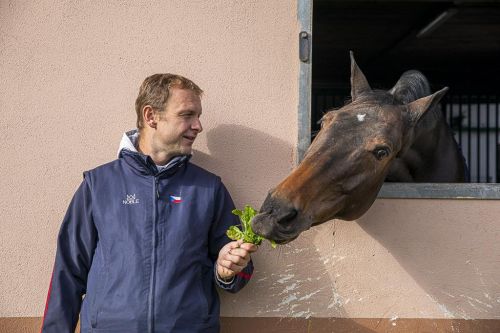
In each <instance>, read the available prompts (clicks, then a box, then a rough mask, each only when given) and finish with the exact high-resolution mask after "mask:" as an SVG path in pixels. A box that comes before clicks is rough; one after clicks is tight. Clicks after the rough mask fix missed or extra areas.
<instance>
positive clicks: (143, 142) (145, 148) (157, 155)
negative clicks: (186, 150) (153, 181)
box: [136, 131, 175, 165]
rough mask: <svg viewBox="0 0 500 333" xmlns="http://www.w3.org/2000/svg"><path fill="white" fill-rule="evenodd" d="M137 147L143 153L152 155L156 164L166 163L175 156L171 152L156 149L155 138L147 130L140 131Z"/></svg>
mask: <svg viewBox="0 0 500 333" xmlns="http://www.w3.org/2000/svg"><path fill="white" fill-rule="evenodd" d="M136 148H137V150H138V151H139V152H141V153H142V154H144V155H148V156H150V157H151V159H152V160H153V162H155V164H156V165H166V164H167V163H168V162H169V161H170V160H171V159H172V158H173V157H174V156H175V155H174V154H172V153H171V152H168V151H164V150H158V149H155V148H154V145H153V138H152V137H151V135H148V133H146V131H141V132H140V133H139V140H138V143H137V147H136Z"/></svg>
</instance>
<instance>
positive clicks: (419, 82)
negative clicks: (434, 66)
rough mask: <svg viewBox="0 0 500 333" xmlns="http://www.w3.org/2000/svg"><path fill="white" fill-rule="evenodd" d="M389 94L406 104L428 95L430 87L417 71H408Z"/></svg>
mask: <svg viewBox="0 0 500 333" xmlns="http://www.w3.org/2000/svg"><path fill="white" fill-rule="evenodd" d="M389 92H390V93H391V95H393V96H394V97H395V98H396V99H398V100H399V101H400V102H402V103H403V104H408V103H410V102H413V101H414V100H417V99H419V98H421V97H424V96H428V95H430V94H431V87H430V85H429V81H428V80H427V78H426V77H425V76H424V74H422V73H421V72H419V71H417V70H409V71H406V72H404V73H403V74H402V75H401V77H400V78H399V80H398V82H397V83H396V85H395V86H394V87H393V88H392V89H391V90H389Z"/></svg>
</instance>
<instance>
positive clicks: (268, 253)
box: [193, 124, 372, 333]
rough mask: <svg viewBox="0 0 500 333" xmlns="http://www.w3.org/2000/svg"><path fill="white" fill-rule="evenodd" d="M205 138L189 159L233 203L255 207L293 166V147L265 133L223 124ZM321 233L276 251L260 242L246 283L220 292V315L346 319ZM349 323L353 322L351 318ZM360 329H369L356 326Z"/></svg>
mask: <svg viewBox="0 0 500 333" xmlns="http://www.w3.org/2000/svg"><path fill="white" fill-rule="evenodd" d="M206 136H207V147H208V150H209V154H207V153H204V152H201V151H198V150H196V151H195V152H194V154H193V162H194V163H196V164H198V165H200V166H202V167H204V168H206V169H208V170H210V171H212V172H214V173H216V174H218V175H220V176H221V177H222V180H223V182H224V184H225V185H226V186H227V187H228V189H229V191H230V192H231V195H232V197H233V199H234V201H235V204H236V206H242V205H244V204H251V205H253V206H254V207H255V208H257V209H258V208H260V205H261V203H262V202H263V201H264V199H265V197H266V195H267V192H268V190H269V189H270V188H271V187H273V186H276V185H277V184H278V183H279V182H280V181H281V180H282V179H283V178H284V177H286V176H287V175H288V174H289V173H290V171H291V170H292V168H293V166H294V154H293V151H294V148H293V146H292V145H291V144H290V143H288V142H285V141H283V140H281V139H278V138H275V137H272V136H270V135H269V134H267V133H264V132H261V131H258V130H255V129H252V128H248V127H245V126H241V125H229V124H223V125H219V126H217V127H215V128H213V129H211V130H210V131H209V132H208V133H207V134H206ZM322 236H323V238H324V235H322V234H321V233H320V232H319V229H316V230H314V229H311V230H309V231H308V232H305V233H304V234H303V235H301V237H299V239H297V240H296V241H294V242H292V243H290V244H287V245H284V246H280V247H278V248H277V249H272V248H271V247H270V246H269V244H268V243H267V242H266V244H263V245H261V246H260V249H259V251H258V252H257V253H256V254H255V255H254V256H253V260H254V264H255V272H254V276H253V277H252V280H251V283H250V284H249V285H248V286H247V287H245V288H244V289H243V290H241V291H240V292H239V293H237V294H228V293H221V298H222V304H221V313H222V314H223V316H225V317H229V318H231V317H233V318H243V317H261V318H266V317H274V318H276V317H278V318H292V317H293V318H311V317H314V316H315V314H317V313H321V314H323V315H324V313H325V309H328V311H329V312H330V313H331V316H330V318H336V317H346V316H347V314H346V312H345V310H344V308H343V306H342V304H343V303H342V299H341V297H340V296H339V295H338V294H337V292H336V290H335V281H334V277H333V274H332V272H331V265H330V264H328V261H329V260H327V259H328V258H325V255H331V252H330V251H324V252H325V253H326V254H322V253H321V248H320V247H318V246H316V245H315V242H316V244H317V243H318V242H320V243H322V244H323V245H324V244H325V243H324V240H323V239H321V240H319V239H318V237H322ZM327 238H328V237H327ZM330 241H332V240H331V238H330ZM332 260H333V259H332ZM325 262H327V263H326V264H325ZM330 262H331V261H330ZM329 270H330V271H329ZM328 307H329V308H328ZM283 323H284V322H280V321H278V323H277V324H276V325H277V326H276V327H275V328H276V329H278V330H279V327H280V325H282V324H283ZM352 325H354V326H357V324H356V323H354V322H353V323H352ZM270 328H271V327H268V329H270ZM278 330H277V331H278ZM253 331H254V330H253V328H252V332H253ZM284 331H286V330H284ZM266 332H267V331H266ZM359 332H366V333H370V332H372V331H371V330H369V329H367V328H366V327H363V326H361V325H359Z"/></svg>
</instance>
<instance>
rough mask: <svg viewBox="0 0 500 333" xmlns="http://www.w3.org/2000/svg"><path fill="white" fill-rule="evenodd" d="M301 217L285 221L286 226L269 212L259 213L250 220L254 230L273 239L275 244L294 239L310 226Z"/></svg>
mask: <svg viewBox="0 0 500 333" xmlns="http://www.w3.org/2000/svg"><path fill="white" fill-rule="evenodd" d="M302 220H303V219H301V218H299V217H296V218H294V219H293V220H288V221H286V222H287V223H286V226H284V225H282V223H280V221H277V220H276V219H275V218H273V217H272V216H271V215H270V214H267V213H261V214H258V215H257V216H255V217H254V219H253V220H252V229H253V230H254V232H255V233H256V234H258V235H260V236H262V237H264V238H266V239H269V240H273V241H274V242H276V244H280V245H283V244H286V243H289V242H291V241H293V240H294V239H296V238H297V237H298V236H299V235H300V234H301V233H302V232H303V231H305V230H307V229H309V228H310V224H309V223H308V222H306V221H302Z"/></svg>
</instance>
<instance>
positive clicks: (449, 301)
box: [357, 199, 500, 319]
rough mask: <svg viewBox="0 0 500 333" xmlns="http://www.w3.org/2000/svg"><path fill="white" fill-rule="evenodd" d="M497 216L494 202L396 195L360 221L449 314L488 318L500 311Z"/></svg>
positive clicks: (499, 253)
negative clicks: (414, 198) (396, 197)
mask: <svg viewBox="0 0 500 333" xmlns="http://www.w3.org/2000/svg"><path fill="white" fill-rule="evenodd" d="M484 210H486V211H488V214H484ZM430 211H432V212H434V213H435V214H436V216H435V217H432V216H430V214H429V212H430ZM389 212H390V213H389ZM495 212H497V213H495ZM494 216H497V217H498V216H500V207H499V205H498V203H495V201H493V200H490V201H482V202H477V201H476V204H474V202H473V201H464V200H447V201H444V200H419V201H418V200H397V199H396V200H377V201H376V202H375V204H374V205H373V206H372V207H371V208H370V210H369V211H368V213H367V214H366V215H365V216H363V217H362V218H360V219H359V220H358V221H357V223H358V224H359V226H361V228H363V229H364V230H365V231H366V232H367V233H368V234H369V235H370V236H372V237H373V238H374V239H376V240H377V241H378V242H379V243H380V244H381V245H382V246H384V247H385V248H386V249H387V250H388V251H389V252H390V253H391V254H392V255H393V256H394V258H395V259H396V260H397V261H398V262H399V264H400V265H401V266H402V267H403V268H404V269H405V270H406V271H407V272H408V273H409V274H410V275H411V276H412V277H413V278H414V280H415V281H416V282H417V283H418V284H419V285H420V286H421V287H422V288H423V289H424V290H425V291H426V292H427V293H428V295H429V297H431V298H432V300H434V301H435V302H437V306H438V307H439V309H440V310H441V311H442V313H443V315H444V317H445V318H463V319H488V318H499V315H498V314H499V313H500V282H499V276H500V275H499V274H500V269H499V263H500V242H499V241H498V237H499V236H500V224H499V223H498V221H495V218H494ZM497 219H498V218H497Z"/></svg>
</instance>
